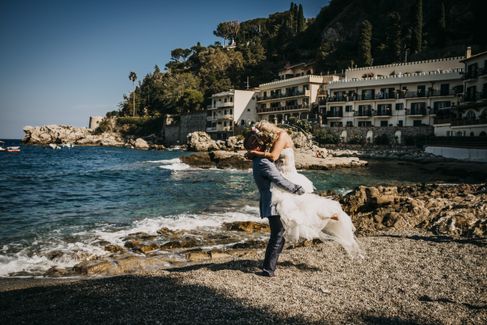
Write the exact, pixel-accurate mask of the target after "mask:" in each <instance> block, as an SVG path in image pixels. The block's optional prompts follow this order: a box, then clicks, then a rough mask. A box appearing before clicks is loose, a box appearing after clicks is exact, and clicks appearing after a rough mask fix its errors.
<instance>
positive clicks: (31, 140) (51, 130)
mask: <svg viewBox="0 0 487 325" xmlns="http://www.w3.org/2000/svg"><path fill="white" fill-rule="evenodd" d="M24 133H25V135H24V139H23V142H24V143H26V144H43V145H46V144H50V143H52V144H78V145H105V146H122V145H123V144H124V141H123V139H121V137H120V135H119V134H118V133H113V132H107V133H102V134H95V131H93V130H91V129H87V128H77V127H73V126H70V125H44V126H40V127H39V126H37V127H32V126H26V127H24Z"/></svg>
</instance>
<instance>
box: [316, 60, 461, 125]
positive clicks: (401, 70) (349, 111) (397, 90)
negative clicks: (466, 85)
mask: <svg viewBox="0 0 487 325" xmlns="http://www.w3.org/2000/svg"><path fill="white" fill-rule="evenodd" d="M462 59H463V57H453V58H445V59H436V60H426V61H417V62H408V63H397V64H388V65H381V66H371V67H362V68H353V69H347V70H346V71H345V77H344V78H343V79H342V80H334V81H330V82H329V84H328V90H327V94H323V95H321V96H322V99H321V100H320V101H319V103H320V108H321V109H323V111H324V120H325V123H326V124H327V125H328V126H336V127H353V126H359V127H387V126H394V127H406V126H423V125H433V120H434V118H435V116H436V115H437V114H438V113H439V112H440V111H442V110H447V109H450V108H451V107H454V106H456V105H458V101H459V97H460V95H461V93H462V91H463V81H462V73H463V69H464V64H463V62H462ZM325 99H326V100H325Z"/></svg>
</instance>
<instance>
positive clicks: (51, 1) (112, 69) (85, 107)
mask: <svg viewBox="0 0 487 325" xmlns="http://www.w3.org/2000/svg"><path fill="white" fill-rule="evenodd" d="M290 2H291V1H288V0H241V1H233V0H226V1H224V0H205V1H202V0H186V1H165V0H159V1H156V0H139V1H133V0H132V1H125V0H118V1H117V0H98V1H96V0H76V1H75V0H43V1H38V0H15V1H14V0H10V1H7V0H5V1H0V44H1V50H0V71H1V76H0V139H20V138H22V137H23V132H22V129H23V127H24V126H26V125H32V126H39V125H46V124H69V125H73V126H78V127H86V126H87V125H88V120H89V116H91V115H105V113H106V112H108V111H112V110H116V109H118V104H119V103H120V102H121V101H122V98H123V95H124V94H127V93H128V92H129V91H130V90H131V89H132V83H131V81H130V80H129V79H128V74H129V72H130V71H135V72H136V73H137V75H138V77H139V78H143V76H144V75H146V74H147V73H149V72H151V71H152V70H153V68H154V65H156V64H158V65H159V66H160V67H161V68H163V67H164V65H165V64H166V63H167V62H168V61H169V59H170V52H171V50H172V49H174V48H178V47H182V48H188V47H191V46H192V45H194V44H196V42H201V44H202V45H209V44H213V43H214V42H215V41H217V40H218V41H222V40H221V39H218V38H217V37H215V36H214V35H213V30H214V29H215V28H216V25H217V24H218V23H219V22H222V21H228V20H238V21H244V20H248V19H252V18H257V17H267V16H268V15H269V14H271V13H274V12H277V11H285V10H288V9H289V6H290ZM294 2H295V3H298V4H299V3H301V4H302V5H303V9H304V15H305V16H306V17H315V16H316V15H317V14H318V12H319V11H320V9H321V7H323V6H325V5H326V4H327V2H328V1H327V0H302V1H294Z"/></svg>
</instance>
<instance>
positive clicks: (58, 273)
mask: <svg viewBox="0 0 487 325" xmlns="http://www.w3.org/2000/svg"><path fill="white" fill-rule="evenodd" d="M44 275H45V276H49V277H66V276H70V275H73V270H72V269H71V268H63V267H57V266H53V267H51V268H50V269H49V270H47V271H46V273H45V274H44Z"/></svg>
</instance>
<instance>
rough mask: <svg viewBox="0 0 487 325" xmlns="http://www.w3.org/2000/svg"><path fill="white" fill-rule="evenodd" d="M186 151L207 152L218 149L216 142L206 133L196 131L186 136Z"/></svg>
mask: <svg viewBox="0 0 487 325" xmlns="http://www.w3.org/2000/svg"><path fill="white" fill-rule="evenodd" d="M186 142H187V145H188V150H190V151H209V150H215V149H218V145H217V144H216V142H215V141H214V140H213V139H211V137H210V136H209V135H208V133H206V132H202V131H196V132H192V133H189V134H188V136H187V141H186Z"/></svg>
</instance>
